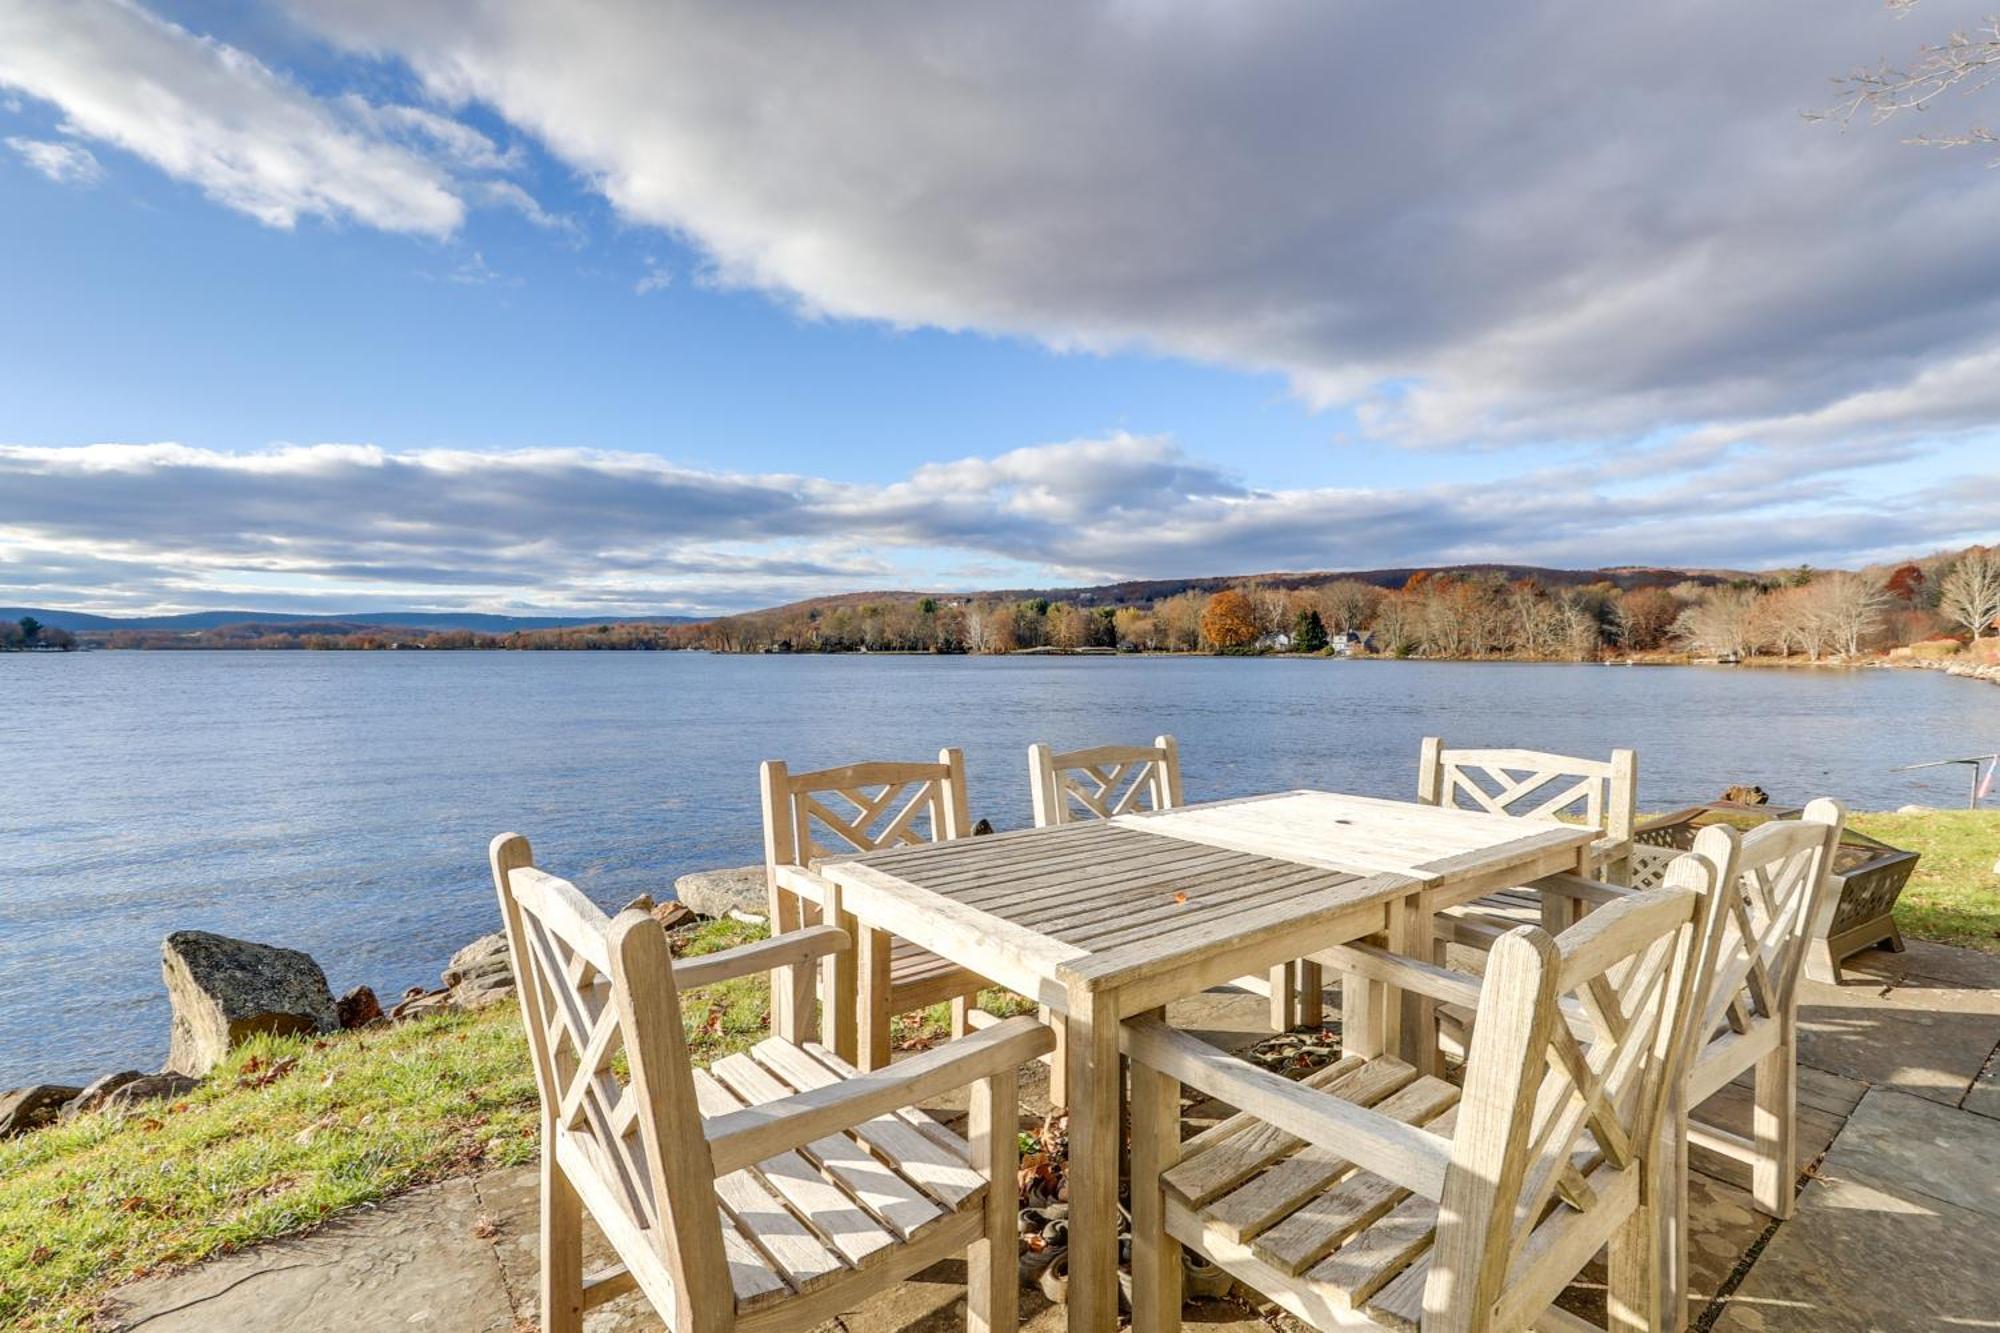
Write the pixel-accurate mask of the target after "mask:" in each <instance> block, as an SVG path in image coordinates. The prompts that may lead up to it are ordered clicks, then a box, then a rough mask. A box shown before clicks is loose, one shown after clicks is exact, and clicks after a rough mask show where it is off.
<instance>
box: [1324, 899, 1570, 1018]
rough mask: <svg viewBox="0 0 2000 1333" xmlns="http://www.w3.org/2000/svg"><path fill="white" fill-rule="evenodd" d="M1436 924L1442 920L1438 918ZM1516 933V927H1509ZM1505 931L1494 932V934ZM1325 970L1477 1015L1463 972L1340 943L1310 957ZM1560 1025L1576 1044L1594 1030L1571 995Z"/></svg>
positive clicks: (1472, 981) (1473, 983) (1475, 987)
mask: <svg viewBox="0 0 2000 1333" xmlns="http://www.w3.org/2000/svg"><path fill="white" fill-rule="evenodd" d="M1438 919H1439V920H1440V921H1442V920H1444V919H1445V918H1443V917H1439V918H1438ZM1510 929H1516V930H1518V929H1519V927H1518V926H1510ZM1506 933H1507V932H1506V931H1504V930H1502V931H1497V932H1496V936H1497V935H1504V934H1506ZM1313 957H1314V958H1315V959H1317V960H1318V961H1320V962H1321V963H1323V964H1324V965H1326V966H1327V967H1335V968H1339V969H1340V970H1341V971H1343V972H1352V973H1354V974H1355V975H1357V976H1362V977H1366V978H1367V979H1368V980H1370V981H1381V982H1386V983H1387V984H1389V985H1391V986H1395V987H1397V988H1399V989H1401V990H1406V991H1415V992H1416V993H1417V994H1419V995H1423V996H1427V997H1429V998H1430V999H1433V1000H1437V1001H1439V1002H1440V1003H1443V1004H1455V1005H1460V1006H1463V1007H1464V1008H1467V1009H1470V1010H1472V1011H1473V1013H1474V1014H1477V1013H1478V1012H1479V995H1480V980H1479V978H1478V977H1469V976H1467V975H1465V974H1464V973H1463V972H1454V971H1452V970H1451V969H1449V968H1444V967H1438V966H1437V965H1435V964H1433V963H1426V962H1424V961H1422V960H1421V959H1417V958H1405V957H1404V956H1403V955H1402V954H1399V953H1390V952H1389V951H1388V950H1386V949H1378V948H1376V947H1374V946H1373V945H1367V944H1340V945H1335V946H1334V947H1333V948H1331V949H1323V950H1321V951H1320V952H1319V953H1316V954H1314V955H1313ZM1560 1008H1561V1012H1562V1017H1563V1022H1564V1024H1566V1025H1567V1026H1568V1028H1569V1030H1570V1031H1571V1032H1572V1033H1573V1034H1575V1036H1576V1037H1577V1039H1578V1040H1579V1041H1589V1040H1591V1038H1592V1034H1593V1032H1594V1031H1595V1029H1593V1028H1592V1027H1591V1025H1590V1018H1589V1016H1588V1015H1587V1014H1586V1013H1585V1012H1584V1009H1583V1006H1582V1005H1581V1004H1580V1003H1578V1002H1577V1000H1576V999H1575V998H1574V997H1572V996H1564V997H1563V999H1562V1000H1561V1002H1560Z"/></svg>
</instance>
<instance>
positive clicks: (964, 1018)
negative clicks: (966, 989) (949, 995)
mask: <svg viewBox="0 0 2000 1333" xmlns="http://www.w3.org/2000/svg"><path fill="white" fill-rule="evenodd" d="M971 1031H972V997H971V996H970V995H961V996H959V997H958V998H957V999H955V1000H953V1001H952V1002H951V1035H952V1036H954V1037H963V1036H966V1035H967V1034H969V1033H970V1032H971Z"/></svg>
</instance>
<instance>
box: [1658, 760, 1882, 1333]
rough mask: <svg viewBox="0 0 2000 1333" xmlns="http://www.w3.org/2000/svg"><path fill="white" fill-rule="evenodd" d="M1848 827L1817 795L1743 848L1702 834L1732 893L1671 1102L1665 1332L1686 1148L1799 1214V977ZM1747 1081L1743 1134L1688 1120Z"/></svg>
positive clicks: (1680, 1272) (1677, 1291)
mask: <svg viewBox="0 0 2000 1333" xmlns="http://www.w3.org/2000/svg"><path fill="white" fill-rule="evenodd" d="M1846 822H1847V812H1846V810H1845V809H1843V808H1842V807H1841V805H1840V803H1839V802H1838V801H1832V800H1826V799H1821V800H1816V801H1813V802H1812V803H1811V804H1809V805H1807V806H1806V808H1805V813H1804V815H1803V816H1802V817H1801V818H1799V819H1797V820H1784V821H1779V822H1773V823H1770V824H1765V825H1762V826H1761V827H1758V828H1754V829H1752V830H1751V831H1750V832H1749V833H1747V834H1744V835H1742V837H1741V839H1740V840H1739V839H1738V836H1737V834H1736V831H1735V830H1734V829H1731V828H1728V827H1726V826H1721V825H1717V826H1712V827H1710V828H1706V829H1703V830H1702V831H1701V833H1700V834H1698V835H1697V836H1696V838H1695V845H1694V852H1695V854H1696V855H1700V856H1704V857H1706V858H1708V859H1709V860H1710V861H1716V862H1720V864H1721V866H1722V875H1721V880H1720V882H1721V883H1722V884H1723V885H1725V886H1727V888H1726V891H1725V892H1724V894H1723V895H1722V898H1723V903H1722V909H1721V910H1720V911H1718V912H1717V913H1716V914H1715V925H1714V932H1715V934H1716V937H1717V938H1716V940H1715V941H1714V943H1713V945H1712V946H1711V947H1712V949H1713V956H1714V963H1713V967H1712V971H1711V974H1710V976H1709V978H1708V980H1707V982H1706V984H1705V985H1704V987H1703V991H1702V999H1701V1007H1700V1009H1699V1010H1698V1012H1697V1014H1696V1027H1695V1047H1694V1052H1693V1055H1692V1057H1691V1059H1690V1062H1689V1067H1688V1073H1687V1078H1686V1081H1685V1084H1684V1087H1683V1090H1682V1091H1681V1093H1680V1095H1679V1096H1677V1097H1675V1099H1674V1101H1673V1104H1672V1114H1673V1116H1674V1118H1675V1120H1676V1126H1677V1132H1676V1133H1674V1134H1672V1135H1670V1136H1669V1140H1670V1147H1671V1148H1672V1149H1673V1152H1674V1160H1673V1163H1672V1170H1673V1172H1674V1179H1675V1182H1676V1184H1677V1188H1676V1190H1675V1191H1674V1197H1675V1198H1677V1199H1678V1200H1680V1201H1681V1209H1682V1210H1683V1211H1682V1212H1681V1213H1679V1214H1678V1215H1677V1216H1676V1218H1675V1220H1674V1226H1673V1230H1672V1236H1671V1247H1670V1251H1669V1260H1670V1270H1669V1278H1668V1283H1669V1293H1670V1299H1671V1300H1672V1302H1673V1304H1672V1307H1671V1311H1670V1314H1671V1317H1672V1319H1673V1320H1674V1322H1673V1323H1671V1324H1669V1325H1668V1326H1669V1327H1670V1328H1671V1327H1679V1326H1680V1324H1681V1323H1684V1322H1685V1320H1686V1317H1687V1301H1686V1284H1687V1276H1686V1275H1687V1271H1688V1268H1687V1227H1686V1220H1685V1211H1684V1210H1685V1208H1686V1199H1687V1169H1688V1154H1687V1150H1688V1146H1689V1145H1690V1144H1693V1145H1696V1146H1699V1147H1702V1148H1706V1149H1708V1150H1709V1151H1711V1152H1714V1153H1718V1154H1721V1155H1722V1156H1725V1157H1729V1158H1732V1159H1734V1160H1736V1161H1740V1162H1745V1163H1747V1164H1748V1165H1749V1167H1750V1193H1751V1197H1752V1198H1753V1199H1754V1200H1755V1202H1756V1205H1757V1207H1758V1208H1759V1209H1760V1210H1761V1211H1763V1212H1765V1213H1767V1214H1769V1215H1770V1216H1772V1217H1775V1218H1779V1219H1784V1218H1789V1217H1790V1216H1791V1215H1792V1211H1793V1208H1794V1203H1795V1199H1796V1197H1797V1186H1798V1175H1799V1166H1798V1069H1799V1065H1798V1040H1799V989H1798V988H1799V977H1800V975H1801V974H1802V973H1803V972H1804V970H1805V965H1806V958H1807V954H1808V952H1809V951H1810V949H1811V948H1812V945H1813V927H1814V925H1815V923H1816V922H1817V920H1818V915H1819V912H1820V910H1821V908H1822V907H1823V905H1824V903H1825V901H1826V899H1827V897H1828V895H1829V894H1830V893H1831V892H1832V887H1831V886H1832V882H1833V862H1834V856H1835V854H1836V851H1837V849H1838V848H1839V846H1840V835H1841V830H1842V828H1843V827H1844V826H1845V825H1846ZM1655 850H1657V849H1655ZM1669 873H1671V867H1670V868H1669ZM1746 1073H1748V1074H1750V1075H1751V1076H1752V1079H1753V1084H1752V1092H1751V1102H1752V1110H1751V1132H1750V1134H1749V1135H1748V1136H1747V1137H1746V1136H1743V1135H1739V1134H1734V1133H1731V1132H1728V1131H1726V1130H1722V1129H1718V1128H1715V1127H1713V1126H1710V1125H1705V1124H1702V1123H1700V1122H1699V1121H1698V1120H1695V1119H1694V1118H1692V1117H1691V1116H1690V1115H1689V1108H1696V1107H1699V1106H1700V1105H1701V1104H1702V1103H1703V1102H1705V1101H1707V1100H1708V1099H1709V1098H1711V1097H1713V1096H1715V1094H1716V1093H1718V1092H1720V1091H1721V1090H1722V1089H1723V1088H1725V1087H1727V1086H1728V1085H1729V1084H1730V1083H1732V1082H1734V1081H1735V1080H1736V1079H1738V1078H1740V1077H1741V1076H1742V1075H1744V1074H1746Z"/></svg>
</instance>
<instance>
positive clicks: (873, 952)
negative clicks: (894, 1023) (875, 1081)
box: [856, 926, 893, 1070]
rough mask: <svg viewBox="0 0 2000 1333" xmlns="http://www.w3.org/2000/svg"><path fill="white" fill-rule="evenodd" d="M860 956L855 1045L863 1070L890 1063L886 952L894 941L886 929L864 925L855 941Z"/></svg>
mask: <svg viewBox="0 0 2000 1333" xmlns="http://www.w3.org/2000/svg"><path fill="white" fill-rule="evenodd" d="M857 943H858V944H859V945H860V948H861V958H860V962H859V965H858V967H857V969H856V970H857V971H858V972H859V973H860V990H861V995H860V1003H859V1004H858V1005H857V1006H856V1008H858V1009H859V1011H860V1032H859V1033H858V1034H857V1035H858V1041H857V1043H856V1044H857V1045H859V1047H860V1048H861V1049H860V1052H859V1054H860V1057H861V1058H860V1059H859V1060H858V1061H857V1063H858V1064H859V1065H860V1066H861V1068H862V1069H864V1070H869V1069H882V1068H886V1067H887V1066H888V1063H889V1017H890V1015H889V956H890V950H891V948H892V945H893V941H892V940H891V938H890V935H889V932H888V931H886V930H871V929H869V928H867V927H865V926H864V927H863V928H862V930H861V938H860V939H859V940H858V941H857Z"/></svg>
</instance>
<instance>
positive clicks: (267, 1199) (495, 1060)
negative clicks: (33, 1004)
mask: <svg viewBox="0 0 2000 1333" xmlns="http://www.w3.org/2000/svg"><path fill="white" fill-rule="evenodd" d="M525 1051H526V1046H525V1043H524V1041H523V1038H522V1035H521V1025H520V1020H519V1019H518V1018H517V1017H516V1016H515V1012H514V1008H513V1006H512V1005H511V1004H508V1005H498V1006H495V1007H494V1008H492V1009H489V1010H486V1011H485V1012H482V1013H477V1014H453V1015H445V1016H441V1017H437V1018H433V1019H425V1020H420V1021H416V1022H411V1023H407V1024H404V1025H402V1026H400V1027H394V1028H383V1029H377V1030H374V1031H369V1032H363V1033H356V1034H351V1035H343V1036H338V1037H330V1038H326V1039H322V1040H312V1039H303V1038H288V1039H269V1038H265V1039H259V1040H257V1041H254V1042H251V1043H250V1044H248V1045H246V1046H244V1047H242V1048H240V1049H239V1050H237V1051H235V1052H233V1053H232V1054H231V1057H230V1059H229V1061H228V1062H227V1063H226V1064H225V1065H223V1066H222V1067H221V1068H219V1069H218V1070H217V1071H216V1072H215V1073H213V1074H211V1075H210V1076H209V1078H208V1079H206V1080H205V1081H203V1083H202V1084H201V1085H200V1086H199V1087H197V1088H196V1089H195V1090H194V1092H192V1093H191V1094H189V1096H188V1097H187V1098H186V1100H184V1101H181V1102H174V1103H167V1102H155V1103H151V1104H148V1105H142V1106H141V1107H138V1108H136V1109H135V1110H134V1112H132V1113H131V1114H129V1115H127V1116H125V1117H122V1118H121V1117H119V1116H116V1115H105V1114H98V1115H87V1116H79V1117H77V1118H76V1119H75V1120H73V1121H72V1122H70V1123H69V1124H67V1125H59V1126H56V1127H54V1128H51V1129H46V1130H42V1131H40V1132H39V1133H34V1134H28V1135H25V1136H23V1137H21V1138H18V1139H12V1140H8V1141H5V1142H0V1180H3V1181H5V1182H6V1183H5V1185H4V1187H0V1327H28V1328H78V1327H83V1326H85V1323H86V1321H87V1319H88V1318H89V1316H90V1314H91V1312H92V1311H93V1310H94V1309H95V1308H96V1307H97V1305H98V1303H99V1300H100V1298H101V1297H102V1295H103V1293H104V1292H105V1291H106V1290H107V1289H108V1288H110V1287H111V1286H113V1285H116V1284H117V1283H119V1282H121V1281H124V1280H126V1279H128V1278H132V1277H137V1276H142V1275H144V1274H146V1273H148V1272H151V1271H154V1270H157V1269H162V1268H170V1267H174V1266H177V1265H181V1264H186V1263H192V1262H194V1261H195V1260H198V1259H202V1258H205V1257H207V1256H209V1255H212V1254H218V1253H225V1252H227V1251H230V1250H234V1249H238V1248H240V1247H242V1246H245V1245H249V1244H253V1243H255V1242H257V1241H261V1240H268V1239H270V1238H271V1237H274V1236H281V1235H286V1234H288V1233H292V1232H297V1231H302V1230H306V1229H308V1228H310V1227H313V1226H315V1225H317V1224H318V1223H320V1222H321V1221H323V1220H324V1219H325V1218H327V1217H328V1216H330V1215H332V1214H334V1213H337V1212H339V1211H341V1210H342V1209H346V1208H351V1207H353V1206H355V1205H356V1204H361V1203H366V1202H369V1201H372V1200H376V1199H381V1198H384V1197H386V1196H388V1195H391V1194H394V1193H396V1192H398V1191H400V1190H403V1189H407V1188H409V1187H410V1186H412V1185H415V1184H419V1183H421V1182H423V1181H426V1180H434V1179H437V1178H439V1177H441V1176H446V1175H451V1174H455V1173H458V1172H463V1171H469V1170H474V1169H477V1168H479V1167H482V1166H487V1165H502V1164H510V1163H517V1162H528V1161H533V1160H534V1157H535V1152H536V1142H535V1132H536V1129H535V1115H534V1104H535V1091H534V1080H533V1076H532V1074H531V1073H530V1071H529V1069H528V1066H527V1063H526V1061H525V1059H524V1053H525ZM287 1061H289V1062H291V1063H289V1064H287V1063H285V1062H287ZM274 1073H275V1074H277V1075H278V1076H277V1077H276V1078H274V1079H272V1080H271V1081H270V1082H268V1083H262V1084H261V1085H260V1080H261V1079H262V1078H264V1077H266V1076H269V1075H271V1074H274Z"/></svg>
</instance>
